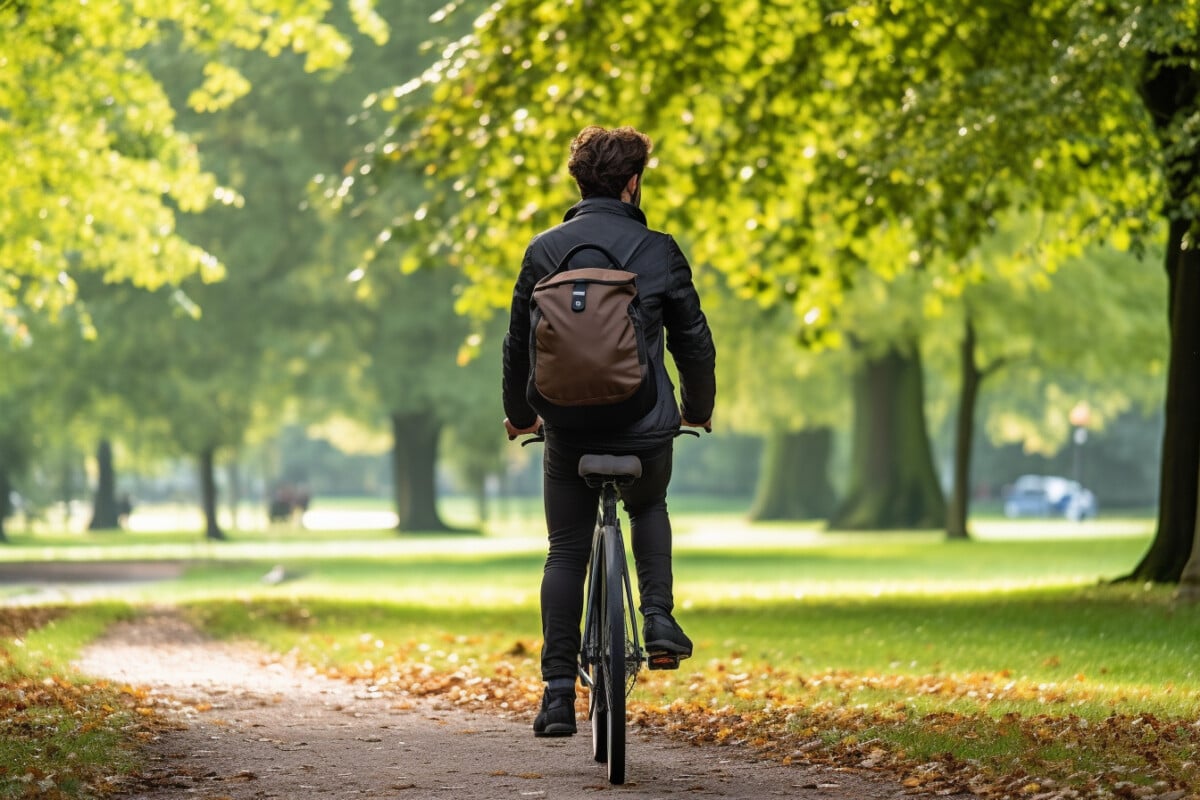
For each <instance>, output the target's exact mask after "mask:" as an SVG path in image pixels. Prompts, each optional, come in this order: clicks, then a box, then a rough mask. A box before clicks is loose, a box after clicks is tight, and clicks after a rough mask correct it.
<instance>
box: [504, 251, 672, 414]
mask: <svg viewBox="0 0 1200 800" xmlns="http://www.w3.org/2000/svg"><path fill="white" fill-rule="evenodd" d="M588 250H594V251H598V252H599V253H602V254H603V255H604V257H605V259H606V260H607V263H606V264H604V265H602V266H596V265H595V264H594V262H593V264H592V265H589V266H584V267H578V268H576V267H571V266H570V262H571V260H572V259H573V258H574V257H575V256H576V255H577V254H578V253H581V252H584V251H588ZM529 308H530V333H529V350H530V353H529V356H530V358H529V363H530V365H531V366H530V373H529V385H528V387H527V391H526V396H527V398H528V400H529V404H530V405H531V406H533V407H534V409H536V410H537V412H538V413H539V414H540V415H541V417H542V419H544V420H545V421H546V422H547V423H548V424H549V425H551V426H555V425H558V426H562V427H570V428H590V429H606V428H607V429H614V428H621V427H625V426H627V425H629V424H631V423H633V422H636V421H637V420H639V419H641V418H642V417H643V416H645V415H646V414H647V413H648V412H649V411H650V409H651V408H653V407H654V402H655V399H656V398H657V391H656V387H655V382H654V370H653V369H652V368H651V364H650V357H649V354H648V353H647V351H646V339H645V333H644V331H643V329H642V318H641V304H640V302H639V300H638V293H637V275H635V274H634V273H632V272H630V271H628V270H626V269H625V268H624V267H623V266H621V263H620V262H619V261H617V259H616V258H614V257H613V255H612V254H611V253H610V252H609V251H607V250H605V249H604V248H603V247H600V246H599V245H595V244H580V245H576V246H575V247H572V248H571V249H570V250H569V251H568V252H567V254H566V255H565V256H563V257H562V260H560V261H559V263H558V266H557V267H555V269H554V270H553V271H552V272H551V273H550V274H549V275H547V276H546V277H544V278H542V279H541V280H540V281H538V282H537V284H536V285H535V286H534V288H533V297H532V299H531V301H530V306H529Z"/></svg>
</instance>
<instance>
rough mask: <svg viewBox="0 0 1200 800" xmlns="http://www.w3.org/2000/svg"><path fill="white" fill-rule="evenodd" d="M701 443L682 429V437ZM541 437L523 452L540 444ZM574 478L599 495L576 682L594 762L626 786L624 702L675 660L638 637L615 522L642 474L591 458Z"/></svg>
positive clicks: (634, 464)
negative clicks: (640, 677)
mask: <svg viewBox="0 0 1200 800" xmlns="http://www.w3.org/2000/svg"><path fill="white" fill-rule="evenodd" d="M680 434H689V435H693V436H699V435H700V434H699V432H697V431H691V430H681V431H680V432H679V434H677V435H680ZM544 441H545V437H544V436H543V435H542V434H541V433H538V434H537V435H535V436H533V437H531V438H528V439H526V440H524V441H522V442H521V444H522V446H524V445H528V444H533V443H535V442H544ZM579 475H580V477H581V478H583V479H584V481H585V482H586V483H587V484H588V486H591V487H593V488H599V489H600V500H599V504H598V507H597V511H596V528H595V532H594V533H593V534H592V553H591V556H590V558H589V560H588V571H587V584H586V589H585V594H584V598H585V599H584V615H583V637H582V646H581V648H580V653H579V677H580V679H581V680H582V682H583V684H584V685H585V686H587V687H588V690H589V699H588V717H589V718H590V719H591V723H592V756H593V758H594V759H595V760H596V761H597V762H598V763H603V764H605V765H606V768H607V773H608V782H609V783H612V784H622V783H624V782H625V728H626V718H625V708H626V703H625V701H626V699H627V698H628V696H629V693H630V692H631V691H632V690H633V686H634V683H635V682H636V681H637V674H638V672H639V671H640V670H641V667H642V665H643V664H647V665H648V666H649V667H650V669H677V668H678V667H679V661H680V656H679V654H677V653H670V652H666V651H661V652H651V653H647V652H646V651H645V650H644V649H643V648H642V644H641V641H640V638H639V636H638V626H637V611H636V606H634V603H633V585H632V582H631V581H630V577H629V563H628V561H627V560H626V558H625V542H624V538H623V537H622V535H621V522H620V519H619V518H618V516H617V499H618V497H619V496H620V489H621V488H623V487H625V486H629V485H630V484H632V483H633V482H634V481H636V480H637V479H638V478H640V477H641V475H642V462H641V460H640V459H639V458H638V457H637V456H634V455H624V456H615V455H606V454H598V453H590V454H587V455H584V456H583V457H581V458H580V459H579Z"/></svg>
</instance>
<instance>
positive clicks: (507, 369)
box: [503, 197, 716, 450]
mask: <svg viewBox="0 0 1200 800" xmlns="http://www.w3.org/2000/svg"><path fill="white" fill-rule="evenodd" d="M585 242H586V243H589V244H598V245H600V246H602V247H604V248H605V249H607V250H608V251H610V252H611V253H612V254H613V255H614V256H616V258H617V259H618V260H619V261H620V262H621V263H622V264H623V265H624V266H625V267H626V269H629V270H630V271H632V272H634V273H636V274H637V276H638V277H637V287H638V296H639V297H640V298H641V308H642V319H643V323H644V325H645V331H646V345H647V348H648V350H649V352H650V354H651V359H652V360H653V362H654V364H655V371H656V373H657V374H656V379H657V381H658V402H657V404H656V405H655V407H654V408H653V409H651V411H650V412H649V413H648V414H647V415H646V416H645V417H643V418H642V419H640V420H638V421H637V422H635V423H634V424H632V425H631V426H630V427H629V428H627V429H625V430H622V431H617V432H605V433H603V434H601V433H595V434H589V433H588V432H587V431H580V430H576V429H570V430H566V429H562V430H559V429H551V430H548V432H549V433H550V434H551V435H554V436H557V437H561V438H563V439H564V440H569V441H570V442H571V443H574V444H579V445H583V446H591V445H597V446H599V445H603V446H605V447H607V448H610V449H630V450H638V449H644V448H649V447H653V446H657V445H659V444H662V443H664V442H667V441H669V440H670V439H671V438H672V437H673V436H674V435H675V433H676V432H677V431H678V430H679V423H680V419H679V407H678V405H677V404H676V401H675V390H674V386H673V385H672V384H671V379H670V377H669V376H668V375H667V370H666V366H665V364H664V362H663V346H664V341H665V345H666V349H668V350H670V352H671V356H672V358H673V359H674V360H675V366H676V367H677V368H678V372H679V382H680V398H681V401H682V404H683V413H684V415H685V417H686V418H687V419H688V420H689V421H691V422H705V421H707V420H708V419H709V418H710V417H711V416H712V410H713V402H714V400H715V397H716V376H715V363H716V350H715V348H714V347H713V340H712V333H711V332H710V331H709V328H708V322H707V320H706V319H705V318H704V312H703V311H701V310H700V298H699V296H698V295H697V294H696V288H695V286H694V285H693V284H692V270H691V267H690V266H689V265H688V262H687V259H686V258H685V257H684V255H683V253H682V252H681V251H680V249H679V246H678V245H677V244H676V243H675V240H674V239H673V238H672V237H671V236H669V235H667V234H665V233H660V232H658V231H652V230H650V229H649V228H648V227H646V217H645V215H644V214H642V212H641V210H640V209H638V208H637V207H636V206H633V205H630V204H628V203H623V202H621V201H620V200H617V199H615V198H610V197H591V198H588V199H586V200H582V201H580V202H579V203H577V204H576V205H575V206H573V207H572V208H571V209H570V210H569V211H567V213H566V216H565V217H564V218H563V222H562V223H561V224H559V225H556V226H555V227H553V228H550V229H549V230H547V231H544V232H543V233H540V234H538V235H537V236H535V237H534V238H533V241H531V242H530V243H529V247H528V248H527V249H526V251H525V259H524V261H522V263H521V273H520V275H518V276H517V283H516V286H515V288H514V289H513V298H512V311H511V316H510V319H509V323H508V334H507V335H506V336H505V337H504V381H503V392H504V413H505V415H507V417H508V419H509V421H510V422H511V423H512V424H513V425H515V426H517V427H519V428H525V427H529V426H530V425H532V424H533V422H534V420H535V419H536V418H537V413H536V412H535V411H534V410H533V408H531V407H530V405H529V403H528V401H527V400H526V398H525V389H526V384H527V383H528V381H529V300H530V296H531V295H532V294H533V287H534V284H536V283H537V282H538V280H539V279H541V278H542V277H543V276H545V275H547V274H549V273H550V272H551V271H552V270H553V269H554V268H555V267H556V266H557V265H558V262H559V260H560V259H561V258H562V257H563V256H564V255H565V254H566V253H567V251H568V250H570V249H571V247H573V246H574V245H577V244H581V243H585ZM664 329H665V331H666V336H665V337H664V335H663V331H664Z"/></svg>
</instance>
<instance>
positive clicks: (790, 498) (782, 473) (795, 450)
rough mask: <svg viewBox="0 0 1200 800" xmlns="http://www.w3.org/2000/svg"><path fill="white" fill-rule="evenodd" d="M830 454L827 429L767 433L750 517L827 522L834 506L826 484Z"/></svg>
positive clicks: (830, 437) (828, 483)
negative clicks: (822, 520) (824, 520)
mask: <svg viewBox="0 0 1200 800" xmlns="http://www.w3.org/2000/svg"><path fill="white" fill-rule="evenodd" d="M832 453H833V429H832V428H829V427H822V428H807V429H805V430H799V431H775V432H772V433H771V434H769V435H768V436H767V443H766V448H765V449H764V450H763V457H762V459H763V461H762V472H761V474H760V476H759V479H758V489H757V492H756V494H755V498H754V505H753V506H752V507H751V509H750V518H751V519H753V520H757V521H767V520H800V519H828V518H829V515H830V513H831V512H832V511H833V507H834V502H833V486H832V485H831V484H830V482H829V459H830V456H831V455H832Z"/></svg>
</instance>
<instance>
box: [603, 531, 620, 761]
mask: <svg viewBox="0 0 1200 800" xmlns="http://www.w3.org/2000/svg"><path fill="white" fill-rule="evenodd" d="M620 541H621V539H620V536H619V535H618V534H617V532H616V530H614V529H612V528H606V530H605V531H604V536H603V542H604V585H603V589H604V590H603V591H602V592H601V597H602V601H603V606H602V608H603V613H602V615H601V619H600V627H601V643H602V645H603V646H602V647H601V648H600V656H601V658H600V668H601V669H600V671H601V676H602V677H603V681H602V684H603V686H604V694H605V701H606V702H605V706H606V710H607V712H608V713H607V717H608V719H607V720H606V722H607V736H606V743H607V745H608V748H607V750H608V753H607V755H608V782H609V783H612V784H621V783H624V782H625V692H626V689H627V684H626V682H625V678H626V671H625V590H624V579H623V577H622V575H623V571H624V569H625V551H624V550H623V549H622V548H621V546H620Z"/></svg>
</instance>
